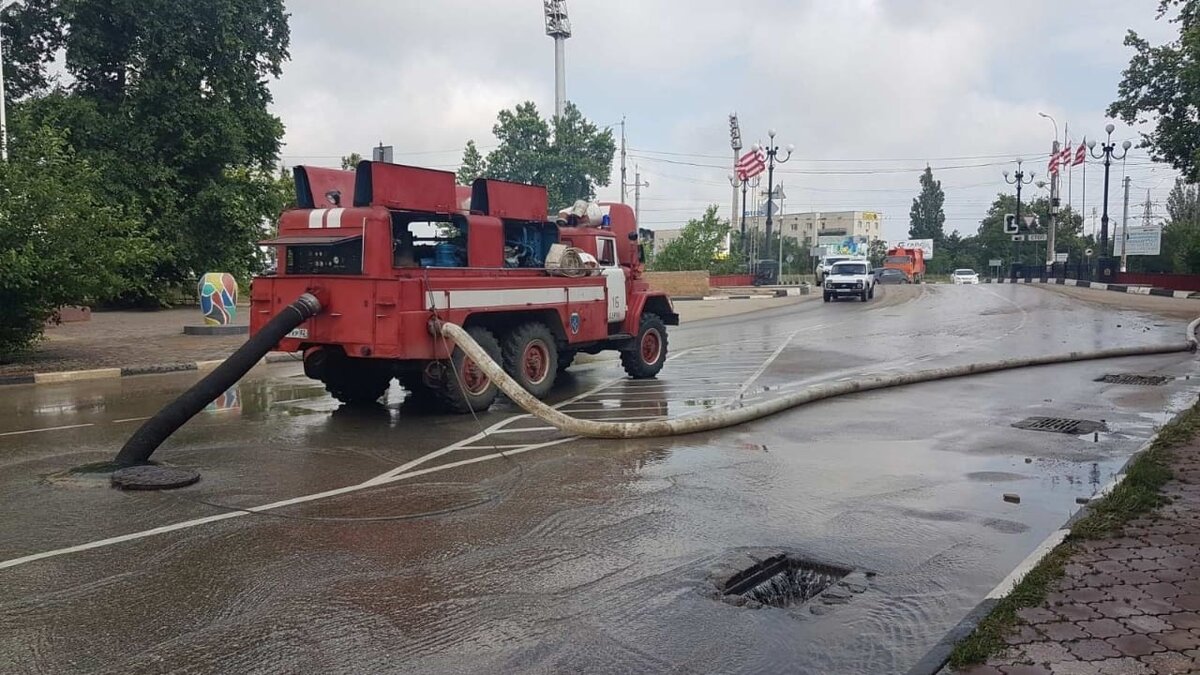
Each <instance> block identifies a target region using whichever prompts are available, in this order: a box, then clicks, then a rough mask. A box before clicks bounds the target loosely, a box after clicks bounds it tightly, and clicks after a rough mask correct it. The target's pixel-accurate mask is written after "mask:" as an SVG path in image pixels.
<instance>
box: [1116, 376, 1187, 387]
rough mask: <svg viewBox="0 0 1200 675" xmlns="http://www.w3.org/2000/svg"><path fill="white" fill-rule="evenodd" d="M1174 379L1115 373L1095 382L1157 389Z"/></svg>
mask: <svg viewBox="0 0 1200 675" xmlns="http://www.w3.org/2000/svg"><path fill="white" fill-rule="evenodd" d="M1173 379H1175V378H1173V377H1169V376H1166V375H1139V374H1138V373H1117V374H1116V375H1112V374H1109V375H1105V376H1104V377H1101V378H1097V379H1096V381H1097V382H1106V383H1108V384H1137V385H1141V386H1144V387H1158V386H1161V385H1164V384H1166V383H1168V382H1170V381H1171V380H1173Z"/></svg>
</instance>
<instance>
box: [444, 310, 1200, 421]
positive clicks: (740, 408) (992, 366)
mask: <svg viewBox="0 0 1200 675" xmlns="http://www.w3.org/2000/svg"><path fill="white" fill-rule="evenodd" d="M1198 326H1200V318H1197V319H1195V320H1194V321H1192V322H1191V323H1189V324H1188V327H1187V341H1186V342H1180V343H1176V344H1165V345H1150V346H1144V347H1116V348H1112V349H1101V350H1097V351H1091V352H1069V353H1066V354H1054V355H1051V356H1035V357H1028V358H1017V359H1004V360H1001V361H990V362H984V363H972V364H968V365H963V366H948V367H945V368H932V369H928V370H918V371H915V372H911V373H904V374H898V375H897V374H893V375H873V376H872V375H868V376H864V377H861V378H855V379H854V380H849V381H843V382H829V383H825V384H818V385H815V386H812V387H809V388H807V389H804V390H802V391H798V392H795V393H792V394H785V395H782V396H779V397H777V398H773V399H770V400H766V401H759V402H756V403H749V404H745V405H737V404H735V405H734V406H727V407H723V408H715V409H713V410H709V411H706V412H704V413H701V414H698V415H689V416H687V417H677V418H673V419H662V420H649V421H645V422H602V421H597V420H585V419H579V418H577V417H571V416H570V415H566V414H564V413H562V412H561V411H559V410H556V409H554V408H551V407H550V406H548V405H546V404H545V403H542V402H541V401H539V400H538V399H537V398H536V397H534V396H533V395H531V394H530V393H529V392H527V391H525V389H524V388H523V387H521V385H519V384H517V382H516V381H515V380H513V379H512V378H511V377H509V375H508V373H506V372H504V369H503V368H501V367H500V366H499V365H498V364H497V363H496V362H495V361H493V360H492V359H491V357H489V356H488V354H487V352H486V351H484V350H483V348H482V347H480V346H479V345H478V344H477V343H476V342H475V340H473V339H472V338H471V336H470V335H469V334H467V331H466V330H464V329H463V328H462V327H461V326H458V325H455V324H452V323H446V322H435V323H434V329H435V331H437V332H439V333H440V334H441V335H444V336H446V337H447V338H449V339H451V340H453V341H454V343H455V344H457V345H458V346H459V347H460V348H461V349H462V350H463V351H464V352H466V353H467V355H468V356H470V357H471V360H473V361H475V363H476V364H478V366H479V368H480V369H481V370H483V372H484V373H486V374H487V376H488V377H489V378H491V379H492V381H493V382H495V383H496V385H497V386H498V387H500V390H501V391H503V392H504V393H505V394H506V395H507V396H508V397H509V398H510V399H512V400H513V401H514V402H515V403H516V404H517V405H519V406H521V407H522V408H524V409H525V411H526V412H528V413H529V414H531V415H533V416H535V417H537V418H539V419H541V420H543V421H545V422H546V423H548V424H550V425H552V426H554V427H557V428H558V429H559V430H561V431H563V432H565V433H568V434H572V435H576V436H586V437H591V438H656V437H661V436H677V435H681V434H694V433H698V432H701V431H712V430H714V429H723V428H725V427H731V426H735V425H738V424H744V423H746V422H750V421H752V420H757V419H760V418H763V417H767V416H768V415H774V414H775V413H778V412H782V411H784V410H788V409H791V408H795V407H797V406H802V405H805V404H807V403H812V402H814V401H822V400H825V399H828V398H834V397H835V396H844V395H846V394H856V393H860V392H864V391H873V390H876V389H889V388H891V387H900V386H904V385H906V384H917V383H920V382H932V381H935V380H946V379H950V378H955V377H964V376H967V375H980V374H983V373H992V372H996V371H1000V370H1012V369H1015V368H1028V367H1031V366H1044V365H1049V364H1052V363H1070V362H1073V361H1091V360H1095V359H1112V358H1119V357H1123V356H1143V355H1149V354H1173V353H1176V352H1194V351H1196V347H1197V340H1196V328H1197V327H1198Z"/></svg>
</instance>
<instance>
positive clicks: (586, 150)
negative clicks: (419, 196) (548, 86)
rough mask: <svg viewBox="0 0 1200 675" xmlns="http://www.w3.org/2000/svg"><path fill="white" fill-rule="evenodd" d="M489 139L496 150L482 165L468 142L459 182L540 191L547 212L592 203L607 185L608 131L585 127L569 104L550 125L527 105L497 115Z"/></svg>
mask: <svg viewBox="0 0 1200 675" xmlns="http://www.w3.org/2000/svg"><path fill="white" fill-rule="evenodd" d="M492 134H493V135H494V136H495V137H496V141H497V143H498V145H497V147H496V148H495V149H494V150H492V151H491V152H489V153H488V154H487V157H486V159H485V158H481V157H480V153H479V150H478V149H477V148H476V147H475V142H474V141H468V142H467V146H466V148H465V149H464V151H463V162H462V166H461V167H460V168H459V172H458V179H459V181H462V182H465V181H467V180H474V179H475V178H477V177H479V176H487V177H489V178H499V179H503V180H511V181H517V182H521V183H535V184H538V185H545V186H546V189H547V191H548V192H549V200H550V203H549V208H550V210H551V211H552V212H553V211H556V210H557V209H560V208H564V207H566V206H570V205H571V204H572V203H574V202H575V200H577V199H591V198H593V197H595V195H596V188H597V187H603V186H605V185H608V183H609V177H610V174H611V173H612V160H613V154H614V153H615V152H616V148H617V146H616V142H615V141H614V140H613V134H612V130H611V129H603V130H601V129H600V128H599V127H597V126H596V125H595V124H593V123H592V122H589V121H588V120H587V119H585V118H584V117H583V114H582V113H580V112H579V108H577V107H575V104H573V103H567V106H566V109H565V110H564V111H563V114H562V116H561V117H556V118H552V119H549V120H547V119H544V118H542V116H541V114H540V113H538V110H537V106H536V105H534V104H533V103H532V102H528V101H527V102H525V103H522V104H520V105H518V106H517V107H515V108H513V109H512V110H501V111H500V113H499V114H498V115H497V118H496V124H495V126H493V127H492Z"/></svg>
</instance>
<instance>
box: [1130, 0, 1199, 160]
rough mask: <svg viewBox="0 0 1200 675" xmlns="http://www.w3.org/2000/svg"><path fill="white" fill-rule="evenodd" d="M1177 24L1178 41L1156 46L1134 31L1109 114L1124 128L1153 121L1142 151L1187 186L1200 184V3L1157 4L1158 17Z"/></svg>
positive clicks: (1174, 1)
mask: <svg viewBox="0 0 1200 675" xmlns="http://www.w3.org/2000/svg"><path fill="white" fill-rule="evenodd" d="M1168 14H1172V15H1173V16H1172V17H1171V18H1170V19H1169V20H1170V21H1171V22H1172V23H1176V24H1178V25H1179V37H1178V39H1176V40H1174V41H1172V42H1168V43H1166V44H1163V45H1159V46H1151V45H1150V43H1149V41H1147V40H1146V39H1145V38H1143V37H1141V36H1139V35H1138V34H1137V33H1136V32H1134V31H1129V33H1128V34H1127V35H1126V36H1125V45H1126V46H1128V47H1132V48H1133V50H1134V55H1133V57H1132V58H1131V59H1130V60H1129V67H1128V68H1126V69H1125V72H1124V73H1123V77H1122V80H1121V84H1120V85H1119V86H1118V88H1117V100H1116V101H1114V102H1113V103H1112V104H1111V105H1110V106H1109V108H1108V114H1109V115H1110V116H1113V117H1118V118H1120V119H1121V120H1123V121H1125V122H1126V123H1127V124H1134V123H1145V122H1151V121H1153V122H1154V128H1153V130H1152V131H1151V132H1150V133H1143V134H1142V147H1145V148H1148V149H1149V150H1150V153H1151V156H1152V157H1153V158H1154V159H1155V160H1156V161H1166V162H1170V163H1171V165H1172V166H1174V167H1175V168H1176V169H1179V171H1181V172H1182V173H1183V174H1184V176H1185V177H1186V178H1187V179H1188V180H1189V181H1191V182H1197V181H1200V112H1198V105H1200V0H1160V1H1159V5H1158V18H1159V19H1162V18H1163V17H1164V16H1167V15H1168Z"/></svg>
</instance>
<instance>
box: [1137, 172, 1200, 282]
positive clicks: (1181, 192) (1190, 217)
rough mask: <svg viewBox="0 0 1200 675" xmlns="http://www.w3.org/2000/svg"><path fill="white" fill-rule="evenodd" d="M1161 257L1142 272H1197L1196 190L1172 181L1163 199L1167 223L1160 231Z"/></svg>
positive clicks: (1199, 213) (1199, 212)
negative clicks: (1172, 185) (1168, 192)
mask: <svg viewBox="0 0 1200 675" xmlns="http://www.w3.org/2000/svg"><path fill="white" fill-rule="evenodd" d="M1162 236H1163V239H1162V255H1161V256H1157V257H1156V258H1155V259H1143V258H1140V257H1138V258H1130V260H1136V261H1138V262H1141V260H1154V261H1155V262H1157V263H1158V264H1157V265H1154V264H1149V265H1147V267H1146V269H1145V270H1144V271H1148V272H1180V273H1187V274H1190V273H1195V272H1197V271H1200V188H1198V187H1197V186H1196V185H1195V184H1189V183H1186V182H1184V181H1183V180H1178V179H1177V180H1176V181H1175V186H1174V187H1172V188H1171V193H1170V194H1169V195H1167V223H1166V225H1165V226H1164V227H1163V235H1162Z"/></svg>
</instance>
